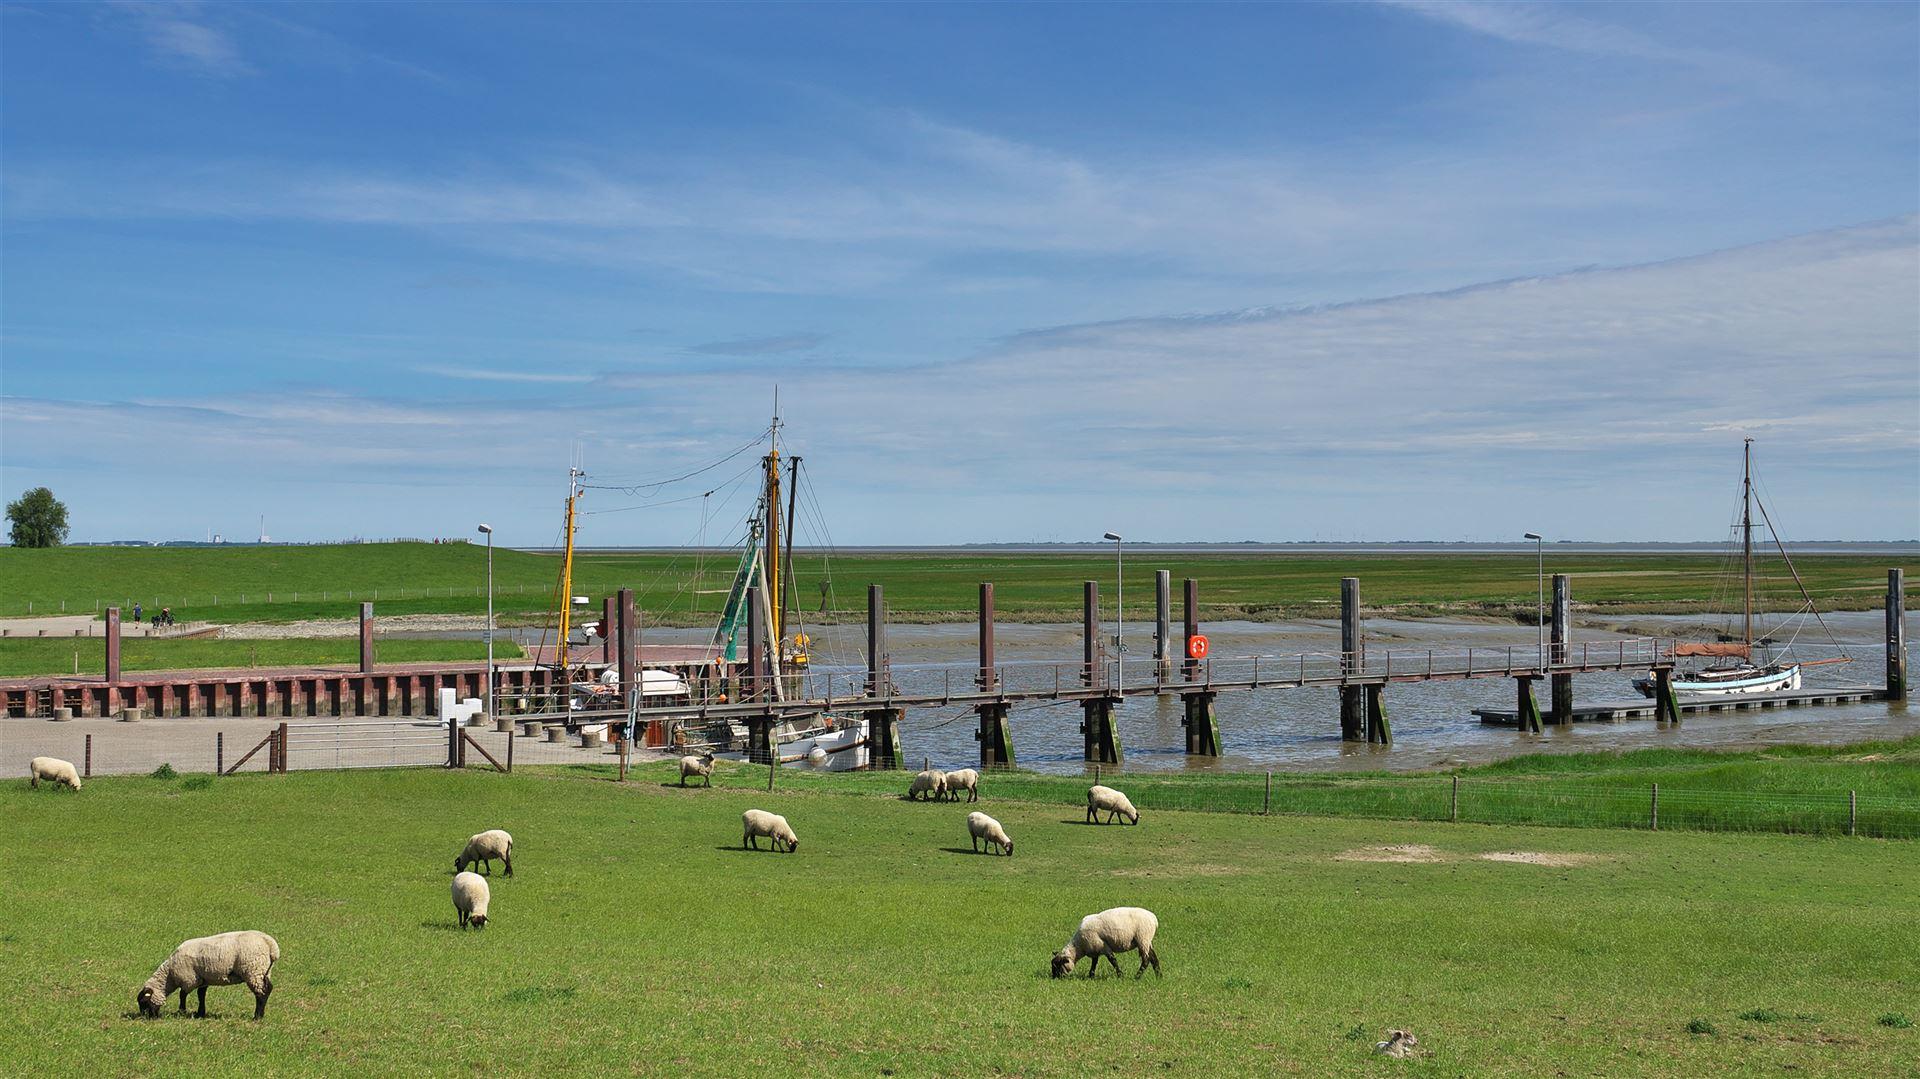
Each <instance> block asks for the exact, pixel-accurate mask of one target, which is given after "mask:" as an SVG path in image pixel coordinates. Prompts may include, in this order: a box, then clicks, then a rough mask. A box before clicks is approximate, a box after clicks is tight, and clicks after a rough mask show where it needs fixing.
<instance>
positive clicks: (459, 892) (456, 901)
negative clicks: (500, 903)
mask: <svg viewBox="0 0 1920 1079" xmlns="http://www.w3.org/2000/svg"><path fill="white" fill-rule="evenodd" d="M492 899H493V892H492V891H491V890H490V889H488V887H487V878H485V877H483V876H481V875H480V874H478V873H461V874H460V875H459V876H456V877H454V878H453V912H454V913H455V914H456V915H458V916H459V918H460V927H461V928H462V929H464V928H466V927H467V926H469V925H471V926H473V927H474V928H475V929H485V928H486V927H487V904H488V903H489V902H491V901H492Z"/></svg>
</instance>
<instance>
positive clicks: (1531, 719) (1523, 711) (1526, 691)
mask: <svg viewBox="0 0 1920 1079" xmlns="http://www.w3.org/2000/svg"><path fill="white" fill-rule="evenodd" d="M1534 677H1535V676H1533V675H1530V674H1523V675H1520V676H1519V677H1517V678H1515V679H1514V680H1513V682H1514V685H1516V686H1518V687H1519V703H1518V705H1517V706H1516V707H1515V709H1514V719H1515V721H1516V722H1517V723H1518V725H1519V727H1520V729H1521V730H1523V731H1526V732H1527V733H1529V734H1539V733H1541V731H1542V729H1543V728H1542V727H1541V724H1540V702H1539V701H1537V700H1535V699H1534V696H1533V679H1534Z"/></svg>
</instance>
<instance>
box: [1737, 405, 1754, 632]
mask: <svg viewBox="0 0 1920 1079" xmlns="http://www.w3.org/2000/svg"><path fill="white" fill-rule="evenodd" d="M1741 456H1742V459H1741V468H1740V533H1741V544H1742V548H1743V552H1744V553H1743V559H1742V561H1743V564H1744V566H1745V568H1746V579H1747V589H1746V605H1745V607H1744V608H1743V614H1742V618H1741V636H1742V639H1743V640H1745V641H1746V644H1747V662H1749V663H1751V662H1753V439H1751V438H1749V439H1746V440H1745V442H1744V444H1743V445H1742V446H1741Z"/></svg>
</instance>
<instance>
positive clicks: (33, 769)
mask: <svg viewBox="0 0 1920 1079" xmlns="http://www.w3.org/2000/svg"><path fill="white" fill-rule="evenodd" d="M43 779H44V780H46V781H47V782H49V783H65V784H66V785H67V786H69V787H72V788H73V789H74V790H79V789H80V773H79V772H77V771H75V770H74V767H73V762H72V761H63V760H61V759H60V758H58V757H35V758H33V759H32V760H30V761H28V762H27V785H28V786H29V787H38V786H39V785H40V781H41V780H43Z"/></svg>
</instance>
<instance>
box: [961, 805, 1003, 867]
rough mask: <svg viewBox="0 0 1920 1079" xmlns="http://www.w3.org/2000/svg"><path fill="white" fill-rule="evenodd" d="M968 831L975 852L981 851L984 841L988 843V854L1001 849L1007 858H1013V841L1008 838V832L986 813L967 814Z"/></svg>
mask: <svg viewBox="0 0 1920 1079" xmlns="http://www.w3.org/2000/svg"><path fill="white" fill-rule="evenodd" d="M967 831H968V832H969V833H970V834H971V835H972V836H973V849H974V850H979V849H980V841H981V840H982V839H984V840H986V841H987V853H988V854H992V853H993V848H995V847H1000V848H1002V849H1004V850H1005V851H1006V852H1007V857H1009V858H1011V857H1013V840H1011V839H1008V838H1007V830H1006V829H1005V828H1002V827H1001V826H1000V822H999V821H997V820H994V819H993V818H992V817H989V816H987V815H986V814H985V813H979V812H975V813H969V814H967Z"/></svg>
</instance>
